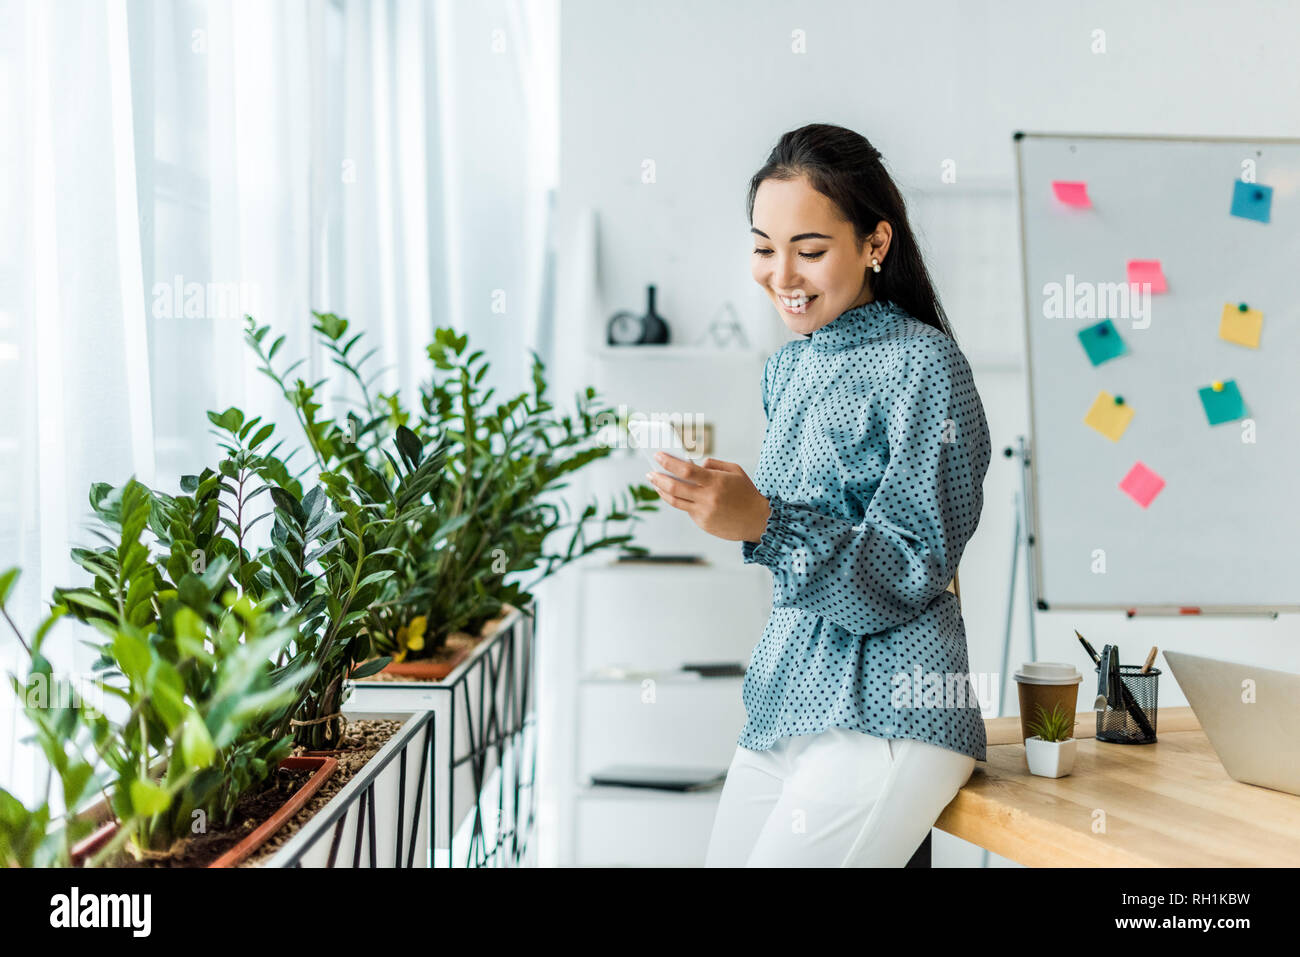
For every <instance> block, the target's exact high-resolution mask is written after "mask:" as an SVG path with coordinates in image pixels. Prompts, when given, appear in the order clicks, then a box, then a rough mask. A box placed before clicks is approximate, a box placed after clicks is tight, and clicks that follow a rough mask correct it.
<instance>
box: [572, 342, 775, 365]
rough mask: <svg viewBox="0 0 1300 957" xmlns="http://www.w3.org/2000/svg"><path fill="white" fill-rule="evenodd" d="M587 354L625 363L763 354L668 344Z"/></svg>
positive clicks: (612, 348)
mask: <svg viewBox="0 0 1300 957" xmlns="http://www.w3.org/2000/svg"><path fill="white" fill-rule="evenodd" d="M587 354H588V355H590V356H591V357H593V358H595V359H600V360H603V361H606V362H623V361H628V360H633V361H639V360H642V359H709V360H716V359H724V360H725V359H734V360H742V359H743V360H746V361H757V360H758V359H759V358H761V357H762V355H763V354H762V353H761V352H759V351H758V350H757V349H754V348H752V347H746V348H723V347H719V346H685V345H673V344H671V343H670V344H668V345H664V346H653V345H647V346H599V347H596V348H591V349H588V350H587Z"/></svg>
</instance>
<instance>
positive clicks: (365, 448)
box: [246, 313, 658, 658]
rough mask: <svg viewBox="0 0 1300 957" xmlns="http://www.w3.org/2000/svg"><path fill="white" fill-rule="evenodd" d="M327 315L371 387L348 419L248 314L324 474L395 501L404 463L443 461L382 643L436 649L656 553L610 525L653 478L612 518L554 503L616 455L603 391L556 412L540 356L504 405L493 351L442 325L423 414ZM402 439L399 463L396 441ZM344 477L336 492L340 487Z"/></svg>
mask: <svg viewBox="0 0 1300 957" xmlns="http://www.w3.org/2000/svg"><path fill="white" fill-rule="evenodd" d="M315 316H316V320H317V322H316V325H315V327H314V329H315V331H316V333H317V335H318V337H319V339H320V341H321V342H322V344H323V346H324V348H325V349H326V351H327V353H328V354H329V355H330V357H331V361H332V362H333V363H334V364H335V365H337V366H339V367H340V368H342V369H343V370H344V371H345V373H346V375H347V377H348V379H349V380H350V381H351V382H353V383H355V385H356V386H357V387H358V390H359V392H360V395H361V398H360V400H359V401H357V402H354V403H353V405H354V409H351V410H349V411H348V412H347V414H346V416H345V417H344V418H342V419H341V420H334V419H327V418H323V417H322V416H321V405H320V404H319V403H318V402H316V401H315V395H316V392H317V390H318V389H319V388H320V387H321V386H322V385H324V384H325V383H326V382H328V381H329V380H328V379H327V378H322V379H320V380H318V381H316V382H314V383H312V384H310V385H309V384H307V383H306V382H304V381H303V380H302V379H297V380H296V381H294V382H293V383H292V384H291V383H290V382H289V374H290V373H291V372H292V371H293V369H295V368H297V366H298V365H299V364H300V363H301V361H302V360H299V361H298V362H295V363H292V364H291V365H289V366H288V367H286V368H285V369H284V370H282V371H277V370H276V369H275V367H274V364H273V359H274V357H275V355H276V353H277V352H278V351H279V349H280V348H281V346H282V345H283V343H284V337H283V336H280V337H279V338H277V339H276V340H275V341H274V342H273V343H272V344H271V345H270V346H269V348H264V342H265V339H266V337H267V335H268V334H269V331H270V327H269V326H258V325H257V324H256V322H255V321H254V320H253V319H252V318H251V317H249V319H248V328H247V330H246V339H247V341H248V344H249V346H250V348H252V349H253V351H254V352H255V353H256V354H257V356H258V358H259V360H260V362H261V366H260V369H261V371H262V372H263V373H264V374H265V375H267V376H268V377H270V378H271V379H272V380H273V381H274V382H275V383H276V384H277V385H278V386H279V388H280V390H281V392H282V393H283V394H284V396H285V398H286V399H287V400H288V402H289V404H290V405H291V407H292V408H293V410H294V415H295V418H296V419H297V421H298V424H299V426H300V428H301V429H302V430H303V433H304V435H305V437H306V440H307V444H308V446H309V447H310V448H311V450H312V453H313V455H314V456H315V459H316V464H317V466H318V467H319V468H320V469H321V470H322V475H323V477H324V475H325V474H328V473H333V474H334V475H336V476H338V481H340V482H341V481H344V480H346V481H348V482H350V484H351V487H352V489H353V491H354V494H355V495H356V497H357V499H358V500H359V501H361V502H362V503H364V504H366V505H367V506H374V505H376V504H377V503H381V502H383V501H384V500H385V498H386V497H388V498H390V499H391V489H390V483H391V482H392V481H394V480H395V479H396V478H397V477H398V476H400V475H401V474H402V473H403V472H404V471H406V472H412V471H416V470H419V469H421V468H423V467H425V465H426V462H427V460H428V458H429V456H430V455H435V456H437V457H438V461H439V463H440V464H439V467H438V468H437V469H436V470H434V472H433V474H432V475H431V479H432V481H430V482H429V483H428V485H427V487H426V488H422V490H421V491H422V495H427V504H428V505H429V506H430V507H429V508H428V509H427V510H425V511H423V512H421V513H420V514H419V516H418V517H415V518H413V519H412V520H410V521H406V522H403V523H400V524H399V526H398V528H397V530H395V531H394V532H393V542H392V545H393V547H395V548H397V549H398V553H397V555H398V557H397V558H396V560H395V561H394V562H393V563H392V565H393V571H394V575H393V576H392V578H391V580H390V582H389V584H388V586H387V587H386V588H385V590H384V593H383V595H382V596H381V597H380V600H379V601H377V602H376V603H375V604H374V605H373V606H372V613H371V615H370V622H369V626H368V631H369V634H370V638H371V640H372V644H373V648H374V650H375V651H376V652H379V653H383V654H386V655H391V656H393V657H397V658H402V657H405V656H408V654H409V656H410V657H425V656H428V655H431V654H432V653H433V652H435V651H436V650H437V649H438V648H439V647H440V646H441V645H442V644H443V643H444V642H445V640H446V637H447V636H448V635H450V634H452V633H453V632H456V631H470V632H472V633H473V632H477V631H478V630H479V629H480V628H481V627H482V625H483V624H484V623H485V622H487V621H489V620H491V619H493V618H495V617H497V616H499V615H500V613H501V610H502V607H503V605H505V604H511V605H515V606H517V607H525V606H526V605H527V603H528V602H529V601H530V600H531V598H532V595H531V589H532V588H534V587H536V585H537V584H538V583H539V582H540V581H542V580H543V579H544V578H546V577H548V576H549V575H551V574H553V573H555V572H556V571H558V570H559V569H560V568H561V567H563V566H564V565H567V564H569V563H571V562H573V561H576V560H578V559H579V558H581V557H583V556H585V555H588V554H591V553H592V552H595V551H597V550H600V549H604V548H610V547H616V546H617V547H620V548H622V549H623V550H624V551H626V552H628V553H631V554H641V553H644V551H645V549H644V548H641V547H639V546H635V545H632V544H630V542H631V539H632V536H631V535H630V534H609V531H608V526H609V524H610V523H625V522H631V521H634V520H635V519H636V518H637V517H638V516H637V515H636V514H635V513H637V512H643V511H653V510H655V509H656V508H657V504H656V503H657V501H658V496H657V494H656V493H655V492H654V490H653V489H651V488H649V487H648V486H645V485H634V486H628V489H627V492H626V494H623V495H620V496H617V497H616V499H615V500H614V501H613V502H611V504H610V506H609V508H608V509H607V511H606V513H605V514H604V515H603V516H601V515H600V509H599V508H598V506H597V505H596V504H594V503H592V504H588V505H586V506H585V507H584V508H583V510H582V512H581V513H580V514H579V515H578V517H577V519H576V520H575V521H573V522H572V523H570V524H566V523H565V521H564V518H569V517H571V512H570V511H569V508H568V504H567V502H564V501H563V500H561V501H560V503H559V504H558V505H557V504H556V503H555V502H552V501H548V500H547V499H548V497H550V496H551V495H552V494H553V493H556V492H558V491H559V490H560V489H563V488H564V487H566V483H565V482H564V481H563V480H564V479H565V478H566V477H567V476H569V475H570V474H572V473H575V472H577V471H578V470H579V469H581V468H583V467H585V466H587V465H589V464H590V463H592V462H594V461H596V460H598V459H600V458H603V457H605V456H606V455H608V454H609V452H610V449H609V448H607V447H605V446H602V445H599V444H597V443H596V441H595V437H596V434H597V432H598V430H599V426H600V424H601V422H602V421H603V420H604V419H605V418H607V417H609V416H612V415H613V412H612V410H609V409H604V408H599V407H598V405H597V402H596V393H595V391H594V390H593V389H590V388H588V389H587V390H586V392H585V394H584V395H580V396H578V398H577V411H576V415H574V416H564V417H561V418H557V417H555V416H554V415H553V414H552V413H553V406H552V405H551V403H550V402H548V401H547V400H546V397H545V392H546V382H545V379H544V376H543V371H544V366H543V364H542V362H541V359H540V358H539V357H538V356H537V355H536V353H533V370H532V380H533V390H532V392H531V394H530V393H529V392H523V393H520V394H519V395H517V396H515V397H513V398H511V399H510V400H509V401H507V402H505V403H501V404H498V405H496V406H495V408H494V409H493V408H492V406H491V405H490V402H491V399H492V395H493V393H494V391H495V390H493V389H490V388H489V389H487V390H486V391H482V390H481V389H480V383H481V382H482V380H483V377H484V376H485V375H486V373H487V371H488V368H489V364H488V363H487V362H486V361H484V360H483V353H482V351H474V352H468V353H467V349H468V340H467V337H466V336H464V335H460V336H458V335H456V333H455V332H454V331H453V330H451V329H438V330H437V331H436V333H435V337H434V342H433V343H432V344H431V345H430V346H429V349H428V354H429V357H430V360H431V361H432V363H433V366H434V369H435V375H434V377H433V379H432V382H431V384H430V386H429V387H428V388H427V389H425V388H423V387H422V388H421V389H420V405H421V408H422V412H423V414H421V415H420V416H418V417H416V416H414V415H413V414H412V413H411V412H410V411H408V410H407V409H406V408H405V407H403V405H402V403H401V401H400V399H399V397H398V396H396V395H384V394H382V393H379V394H377V395H374V396H372V395H371V393H370V391H369V387H370V385H371V384H372V383H373V381H374V378H375V376H373V375H368V374H367V372H366V371H365V370H364V365H365V362H366V360H367V359H369V358H370V356H371V355H372V354H373V352H374V350H370V351H369V352H367V353H365V354H364V355H360V356H357V357H355V358H354V357H353V352H354V350H355V349H356V348H357V347H358V343H359V341H360V340H361V339H362V335H363V334H361V333H356V334H354V335H352V336H351V337H348V336H347V329H348V321H347V320H346V319H342V318H340V317H338V316H336V315H333V314H332V313H315ZM358 413H360V414H358ZM390 437H391V440H392V441H393V442H394V443H395V445H396V448H397V452H398V458H397V459H394V458H393V456H392V455H391V454H389V453H388V451H387V449H386V448H384V445H385V444H386V443H387V441H388V440H389V439H390ZM426 447H429V448H432V449H433V450H434V451H433V452H431V453H430V452H426ZM328 481H334V480H328ZM335 486H336V488H335V495H336V496H337V494H338V492H339V491H341V488H342V486H341V485H339V484H338V482H335ZM562 516H563V517H562ZM593 520H595V521H598V522H599V523H600V529H601V530H600V533H599V535H598V536H596V537H595V538H594V540H591V539H589V537H588V535H587V529H588V526H589V523H590V522H592V521H593ZM562 529H569V530H571V534H570V535H569V537H568V541H567V544H566V547H565V548H564V550H563V551H557V552H548V551H547V550H546V549H545V545H544V543H545V542H546V540H547V539H548V538H549V537H550V536H551V535H552V534H553V533H556V532H559V531H561V530H562ZM530 570H539V572H540V573H539V574H538V575H537V577H536V578H535V580H533V581H531V582H529V583H528V584H527V585H522V584H520V582H519V575H520V574H521V573H524V572H528V571H530ZM417 633H423V634H424V635H427V640H425V641H424V642H423V644H422V645H419V644H416V643H415V642H414V641H408V640H407V636H408V635H415V634H417Z"/></svg>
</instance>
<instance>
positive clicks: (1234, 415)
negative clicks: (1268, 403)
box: [1199, 379, 1246, 425]
mask: <svg viewBox="0 0 1300 957" xmlns="http://www.w3.org/2000/svg"><path fill="white" fill-rule="evenodd" d="M1199 392H1200V396H1201V405H1203V406H1204V407H1205V417H1206V418H1207V419H1209V420H1210V425H1220V424H1221V423H1223V422H1231V421H1233V420H1234V419H1240V418H1242V417H1243V416H1245V414H1246V403H1245V402H1244V401H1243V400H1242V398H1241V390H1240V389H1238V388H1237V380H1236V379H1229V380H1227V381H1226V382H1224V383H1223V388H1222V389H1221V390H1219V391H1218V392H1215V391H1214V386H1213V385H1207V386H1204V387H1202V388H1201V389H1200V390H1199Z"/></svg>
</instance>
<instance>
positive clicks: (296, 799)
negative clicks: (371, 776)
mask: <svg viewBox="0 0 1300 957" xmlns="http://www.w3.org/2000/svg"><path fill="white" fill-rule="evenodd" d="M338 766H339V762H338V759H337V758H330V757H301V758H285V759H284V760H283V761H281V762H280V769H281V770H284V771H315V773H314V774H313V775H312V776H311V777H309V778H308V779H307V780H306V781H304V782H303V785H302V787H300V788H298V790H297V791H295V792H294V793H293V795H292V796H291V797H290V798H289V800H287V801H285V802H284V804H282V805H280V807H279V809H278V810H277V811H276V812H275V813H274V814H272V815H271V816H270V817H268V818H267V819H266V820H265V821H263V822H262V823H261V824H260V825H258V826H257V827H256V828H255V829H254V830H253V831H252V832H251V833H250V834H248V836H247V837H245V838H244V839H243V840H242V841H240V842H239V843H238V844H236V845H235V846H234V847H232V848H231V849H230V850H228V851H226V852H225V853H224V854H222V855H221V856H220V857H218V858H217V859H216V860H215V861H213V862H212V863H211V864H209V865H208V867H221V868H226V867H235V866H236V865H237V864H239V863H240V862H241V861H243V860H244V858H246V857H248V855H250V854H252V853H253V852H254V851H255V850H257V849H258V848H259V847H261V846H262V845H263V844H265V843H266V841H267V839H268V838H269V837H270V836H271V835H272V834H274V833H275V832H276V831H278V830H279V829H280V828H281V827H283V826H284V824H285V822H286V821H288V820H289V818H291V817H293V816H294V815H295V814H297V813H298V812H299V811H300V810H302V808H303V805H305V804H306V803H307V802H308V801H310V800H311V799H312V796H313V795H315V794H316V792H317V791H319V790H320V789H321V787H322V786H323V785H324V784H325V782H326V781H327V780H329V777H330V775H332V774H333V773H334V772H335V771H336V770H338ZM116 833H117V822H116V821H109V822H108V823H106V824H104V825H103V826H102V827H100V828H99V829H98V830H97V831H95V833H94V834H91V835H90V836H89V837H87V838H86V839H85V840H83V841H80V842H78V843H77V844H75V845H74V846H73V848H72V865H73V866H74V867H80V866H81V865H82V864H83V863H85V861H86V859H87V858H88V857H90V856H91V855H92V854H94V853H95V852H96V851H98V850H99V849H100V848H102V847H103V846H104V845H105V844H107V843H108V842H109V841H110V840H111V839H112V837H113V835H114V834H116Z"/></svg>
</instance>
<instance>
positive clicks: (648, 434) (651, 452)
mask: <svg viewBox="0 0 1300 957" xmlns="http://www.w3.org/2000/svg"><path fill="white" fill-rule="evenodd" d="M627 430H628V437H629V441H630V442H631V443H632V446H633V448H637V449H640V450H641V454H642V455H643V456H645V459H646V461H647V462H649V463H650V465H651V467H652V468H654V470H655V471H656V472H662V473H663V474H664V475H672V474H673V473H672V472H669V471H668V470H667V469H665V468H664V467H663V466H662V465H660V464H659V462H658V460H657V459H656V458H655V453H656V452H666V453H668V454H669V455H671V456H673V457H674V458H679V459H681V460H682V461H683V462H691V463H692V464H699V463H696V462H694V460H693V459H691V457H690V455H689V454H687V451H686V446H684V445H682V439H681V436H680V435H678V434H677V430H676V429H674V428H673V427H672V423H671V422H666V421H664V420H663V419H637V420H635V421H632V422H629V423H628V426H627ZM673 478H676V479H678V480H680V481H682V482H686V481H687V480H686V479H684V478H682V477H681V476H680V475H674V476H673ZM687 484H690V485H694V484H695V483H694V482H688V483H687Z"/></svg>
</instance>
